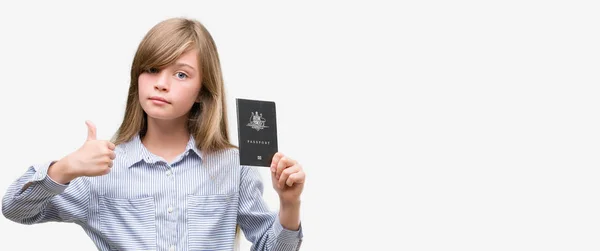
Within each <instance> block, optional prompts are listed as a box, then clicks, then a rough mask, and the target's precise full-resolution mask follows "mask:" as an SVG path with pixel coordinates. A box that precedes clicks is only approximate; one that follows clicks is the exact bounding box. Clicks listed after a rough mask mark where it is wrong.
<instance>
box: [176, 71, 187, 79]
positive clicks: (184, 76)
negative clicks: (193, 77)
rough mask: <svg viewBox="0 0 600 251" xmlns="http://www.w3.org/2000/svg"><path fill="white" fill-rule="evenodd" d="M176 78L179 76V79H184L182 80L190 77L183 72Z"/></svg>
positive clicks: (177, 74)
mask: <svg viewBox="0 0 600 251" xmlns="http://www.w3.org/2000/svg"><path fill="white" fill-rule="evenodd" d="M175 76H177V78H179V79H182V80H183V79H185V78H187V77H188V75H186V74H185V73H183V72H178V73H176V74H175Z"/></svg>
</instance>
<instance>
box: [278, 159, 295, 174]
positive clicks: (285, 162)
mask: <svg viewBox="0 0 600 251" xmlns="http://www.w3.org/2000/svg"><path fill="white" fill-rule="evenodd" d="M293 165H294V162H293V160H292V159H290V158H288V157H285V156H283V157H282V158H281V159H280V160H279V162H278V163H277V170H276V171H275V178H277V179H279V178H280V176H281V172H283V170H284V169H286V168H288V167H290V166H293Z"/></svg>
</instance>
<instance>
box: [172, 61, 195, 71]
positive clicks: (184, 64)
mask: <svg viewBox="0 0 600 251" xmlns="http://www.w3.org/2000/svg"><path fill="white" fill-rule="evenodd" d="M175 66H187V67H189V68H192V70H196V69H195V68H194V67H192V66H191V65H189V64H186V63H181V62H178V63H175Z"/></svg>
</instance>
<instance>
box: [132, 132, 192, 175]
mask: <svg viewBox="0 0 600 251" xmlns="http://www.w3.org/2000/svg"><path fill="white" fill-rule="evenodd" d="M123 150H124V152H122V154H125V165H126V167H127V168H129V167H132V166H133V165H135V164H137V163H138V162H140V161H144V162H146V163H151V164H153V163H156V162H158V161H160V160H161V158H160V157H158V156H156V155H155V154H153V153H151V152H150V151H148V149H147V148H146V146H144V144H142V140H141V138H140V135H139V134H136V135H135V136H133V138H132V139H131V140H129V141H128V142H126V143H124V145H123ZM190 152H193V153H195V154H196V155H197V156H198V157H200V158H202V152H201V151H200V150H199V149H198V148H197V147H196V140H195V139H194V136H193V135H191V134H190V139H189V140H188V143H187V145H186V147H185V151H184V155H183V156H182V157H185V156H187V155H188V154H189V153H190Z"/></svg>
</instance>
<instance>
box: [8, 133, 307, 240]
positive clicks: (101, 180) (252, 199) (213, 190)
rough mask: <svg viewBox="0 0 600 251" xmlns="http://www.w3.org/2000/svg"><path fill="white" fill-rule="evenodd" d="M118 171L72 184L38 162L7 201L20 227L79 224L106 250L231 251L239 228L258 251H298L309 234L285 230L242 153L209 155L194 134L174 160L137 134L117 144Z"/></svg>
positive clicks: (10, 216)
mask: <svg viewBox="0 0 600 251" xmlns="http://www.w3.org/2000/svg"><path fill="white" fill-rule="evenodd" d="M115 153H116V156H117V157H116V159H115V160H114V161H113V167H112V169H111V172H110V173H109V174H107V175H103V176H98V177H79V178H76V179H74V180H72V181H71V182H70V183H68V184H66V185H62V184H58V183H56V182H55V181H53V180H52V179H50V177H49V176H48V175H47V170H48V167H49V166H50V164H51V162H48V163H44V164H40V165H34V166H32V167H30V168H29V169H28V170H27V172H26V173H25V174H24V175H23V176H21V177H20V178H19V179H17V180H16V181H15V182H14V183H13V184H12V185H11V186H10V187H9V189H8V192H7V193H6V194H5V196H4V198H3V200H2V212H3V214H4V215H5V217H6V218H8V219H10V220H12V221H15V222H18V223H21V224H36V223H43V222H49V221H58V222H73V223H76V224H78V225H80V226H81V227H82V228H83V229H84V230H85V232H86V233H87V235H88V236H89V237H90V238H91V239H92V241H93V242H94V243H95V244H96V246H97V247H98V249H99V250H170V251H171V250H232V249H233V248H234V240H235V231H236V225H238V224H239V226H240V228H241V229H242V231H243V232H244V234H245V236H246V238H247V239H248V241H250V242H252V243H253V245H252V250H298V249H299V248H300V244H301V242H302V230H301V229H300V230H298V231H291V230H287V229H284V228H283V227H282V226H281V224H280V222H279V217H278V214H277V212H272V211H269V209H268V207H267V205H266V203H265V201H264V200H263V197H262V194H263V184H262V182H261V178H260V176H259V174H258V172H257V170H256V169H255V168H253V167H246V166H241V165H240V164H239V155H238V151H237V149H227V150H222V151H219V152H215V153H211V154H204V155H203V153H202V152H201V151H199V150H198V149H197V148H196V144H195V141H194V138H193V137H190V140H189V142H188V144H187V147H186V150H185V151H184V152H183V153H182V154H180V155H179V156H178V157H177V158H175V159H174V160H173V161H172V162H171V163H167V161H165V159H163V158H162V157H159V156H157V155H155V154H152V153H151V152H149V151H148V150H147V149H146V148H145V147H144V145H143V144H142V142H141V140H140V137H139V136H136V137H134V138H133V139H132V140H130V141H129V142H126V143H124V144H121V145H118V146H117V147H116V149H115Z"/></svg>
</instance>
